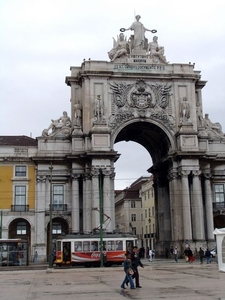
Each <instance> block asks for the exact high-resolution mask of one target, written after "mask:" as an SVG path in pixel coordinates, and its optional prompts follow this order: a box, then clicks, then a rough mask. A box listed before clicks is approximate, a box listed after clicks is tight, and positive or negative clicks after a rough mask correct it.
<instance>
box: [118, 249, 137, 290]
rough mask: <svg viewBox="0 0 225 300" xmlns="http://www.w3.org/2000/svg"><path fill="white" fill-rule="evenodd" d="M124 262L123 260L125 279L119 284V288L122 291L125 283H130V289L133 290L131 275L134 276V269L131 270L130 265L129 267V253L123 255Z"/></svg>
mask: <svg viewBox="0 0 225 300" xmlns="http://www.w3.org/2000/svg"><path fill="white" fill-rule="evenodd" d="M125 257H126V258H125V260H124V264H123V266H124V272H125V278H124V280H123V282H122V284H121V286H120V287H121V288H122V289H125V283H126V284H127V282H129V283H130V288H131V289H135V287H134V282H133V278H132V275H133V274H134V269H133V268H132V265H131V255H130V253H129V252H127V253H126V254H125Z"/></svg>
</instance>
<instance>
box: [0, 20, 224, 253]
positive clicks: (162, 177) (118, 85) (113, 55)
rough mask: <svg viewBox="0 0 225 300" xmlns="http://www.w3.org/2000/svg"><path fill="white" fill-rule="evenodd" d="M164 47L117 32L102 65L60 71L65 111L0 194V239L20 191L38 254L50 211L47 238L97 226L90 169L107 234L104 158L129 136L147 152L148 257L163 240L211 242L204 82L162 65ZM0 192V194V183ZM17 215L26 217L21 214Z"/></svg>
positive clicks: (214, 178)
mask: <svg viewBox="0 0 225 300" xmlns="http://www.w3.org/2000/svg"><path fill="white" fill-rule="evenodd" d="M137 22H139V20H138V21H137ZM138 28H139V29H137V31H138V30H139V31H140V30H141V28H143V27H138ZM148 34H150V33H148ZM141 37H142V38H143V40H140V38H141ZM157 49H158V50H157ZM164 52H165V49H164V47H161V46H159V45H158V38H157V39H156V38H154V39H153V41H152V42H150V43H148V39H147V37H145V32H142V33H140V32H136V31H134V34H133V35H131V36H130V38H125V36H124V34H123V33H120V35H119V36H118V40H117V41H116V43H115V44H114V45H113V48H112V49H111V50H110V51H109V52H108V54H109V59H110V60H109V61H95V60H88V61H85V60H84V61H83V62H82V64H81V66H73V67H71V68H70V69H71V74H70V76H67V77H66V84H67V85H68V86H69V87H70V89H71V99H70V101H71V112H70V114H69V115H68V114H67V112H63V113H62V116H61V117H59V118H57V119H55V120H53V121H51V122H50V124H48V125H47V126H46V128H45V129H43V131H42V135H40V136H39V137H37V141H38V145H37V148H36V146H34V148H35V151H34V153H33V154H32V159H31V157H30V156H29V155H30V154H29V149H30V148H29V149H28V154H26V155H27V157H26V156H25V159H27V164H26V166H27V169H26V170H27V171H26V172H27V173H26V176H25V177H24V178H23V180H24V181H23V180H22V181H21V182H22V185H21V188H19V187H18V188H16V189H14V193H16V198H14V196H13V193H12V189H11V190H10V192H9V194H8V195H10V197H9V198H8V201H5V200H2V201H3V204H1V205H2V206H3V210H5V209H6V210H8V212H7V211H5V212H3V214H4V215H3V234H4V235H6V234H7V232H8V230H9V229H8V228H9V227H10V226H9V225H10V222H12V221H13V217H12V213H13V212H12V211H10V210H11V209H12V208H10V205H20V204H18V202H17V199H20V200H21V201H22V199H24V197H25V191H26V193H27V188H29V191H31V190H32V191H33V192H34V191H35V202H32V201H31V199H30V200H29V201H31V202H30V203H29V205H30V207H32V209H34V210H35V212H36V214H35V216H36V217H32V218H33V221H32V222H31V221H29V222H30V224H31V233H32V230H33V228H34V227H33V226H34V225H35V228H36V229H35V232H34V234H33V235H32V234H31V237H30V238H31V241H32V245H34V247H35V248H36V249H37V250H38V252H39V254H40V255H41V256H43V257H44V256H45V257H47V256H48V254H49V249H50V247H49V245H50V241H49V236H50V235H49V222H50V219H51V212H52V222H53V232H52V233H53V242H54V238H55V237H56V236H57V235H58V234H66V233H68V232H73V233H78V232H85V233H87V232H91V231H93V229H94V228H97V227H98V226H99V193H100V190H99V176H100V174H102V176H103V210H104V214H105V215H107V216H108V220H109V221H110V222H109V224H108V225H107V230H109V231H112V230H114V229H115V228H116V223H115V220H116V218H115V199H114V197H115V195H114V177H115V166H114V164H115V162H116V160H117V159H119V156H120V154H119V153H117V152H116V151H115V150H114V144H115V143H117V142H120V141H134V142H137V143H139V144H140V145H142V146H143V147H145V149H146V150H147V151H148V152H149V154H150V156H151V158H152V165H150V162H149V164H148V163H147V162H146V169H147V170H148V171H149V173H151V174H153V175H154V179H153V181H154V185H153V186H154V196H155V232H156V236H155V238H156V242H155V248H156V249H155V250H156V251H157V253H159V254H160V253H164V249H165V247H169V246H170V244H173V245H177V246H178V248H179V249H180V251H182V247H183V246H184V244H185V243H187V242H188V243H189V244H190V245H191V246H193V247H199V246H204V245H206V244H207V245H209V246H210V245H214V243H215V241H214V234H213V230H214V227H215V226H221V224H224V223H225V222H224V207H225V205H224V204H225V198H224V197H225V196H224V195H225V193H224V187H225V136H224V133H223V131H222V128H221V125H220V124H219V123H217V122H212V121H211V120H210V119H209V115H208V114H206V115H205V116H203V114H202V111H203V100H202V93H201V91H202V89H203V88H204V86H205V84H206V81H203V80H202V79H201V72H200V71H198V70H195V69H194V64H191V63H182V64H181V63H169V62H168V61H167V60H166V58H165V55H164ZM54 114H55V112H53V116H54ZM50 118H51V117H50ZM3 148H4V147H3ZM10 151H11V150H10ZM18 151H21V154H18V156H19V155H21V156H22V155H23V154H22V150H18ZM9 153H10V152H9ZM13 155H15V153H14V154H13ZM8 156H11V154H10V155H8V154H7V153H5V154H3V155H2V166H1V167H2V168H4V169H3V170H4V174H6V175H5V176H6V177H5V178H8V180H9V179H10V178H11V184H14V187H16V186H17V183H18V180H17V177H20V176H15V175H16V172H17V170H16V169H15V167H14V166H12V165H10V164H8V165H7V162H5V159H6V160H7V159H8V158H7V157H8ZM10 159H11V158H10ZM21 162H22V161H21ZM28 162H29V164H28ZM22 167H23V165H22ZM32 168H33V169H32ZM21 170H22V171H19V173H20V172H22V174H24V168H22V169H21ZM32 170H35V171H32ZM17 174H18V173H17ZM11 176H12V177H11ZM27 176H28V177H27ZM31 176H32V178H33V176H35V178H36V185H35V189H34V188H33V187H32V188H31V187H30V185H31V184H32V183H33V181H32V180H31ZM4 180H5V179H4ZM10 186H11V185H10V184H8V188H10ZM12 186H13V185H12ZM19 186H20V185H19ZM2 191H3V192H2V195H3V196H2V199H3V198H4V197H5V196H6V193H8V192H7V191H6V190H5V186H2ZM4 191H5V192H4ZM29 193H30V192H28V194H26V195H31V194H29ZM13 199H16V202H13V201H14V200H13ZM18 201H19V200H18ZM26 201H27V200H26ZM10 203H11V204H10ZM22 203H24V200H23V202H22ZM26 203H27V202H26ZM50 203H52V204H51V206H50ZM138 203H141V202H138ZM22 205H24V204H22ZM50 207H51V208H52V209H50ZM214 209H215V216H214V214H213V212H214ZM6 212H7V214H10V216H8V215H5V213H6ZM24 213H25V215H24V216H23V218H22V219H23V220H26V221H28V216H27V215H29V214H31V212H24ZM22 215H23V214H22V213H21V216H22ZM33 215H34V213H33ZM151 216H152V215H151ZM7 218H8V221H7ZM15 218H17V215H16V216H15ZM29 218H30V219H29V220H31V219H32V218H31V216H30V217H29ZM132 222H134V221H131V223H132ZM151 222H152V221H151ZM132 224H133V223H132ZM145 226H146V225H145ZM151 230H152V228H151ZM143 233H144V230H143ZM141 234H142V233H141ZM32 247H33V246H32Z"/></svg>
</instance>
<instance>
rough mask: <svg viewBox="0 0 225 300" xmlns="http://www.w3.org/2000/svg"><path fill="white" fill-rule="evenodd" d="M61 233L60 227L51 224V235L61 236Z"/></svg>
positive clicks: (59, 225)
mask: <svg viewBox="0 0 225 300" xmlns="http://www.w3.org/2000/svg"><path fill="white" fill-rule="evenodd" d="M61 233H62V225H61V224H57V223H53V224H52V234H61Z"/></svg>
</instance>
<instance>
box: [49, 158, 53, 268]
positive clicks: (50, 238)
mask: <svg viewBox="0 0 225 300" xmlns="http://www.w3.org/2000/svg"><path fill="white" fill-rule="evenodd" d="M49 170H50V205H49V243H50V244H49V268H52V267H53V261H52V251H53V249H52V170H53V167H52V163H51V166H50V167H49Z"/></svg>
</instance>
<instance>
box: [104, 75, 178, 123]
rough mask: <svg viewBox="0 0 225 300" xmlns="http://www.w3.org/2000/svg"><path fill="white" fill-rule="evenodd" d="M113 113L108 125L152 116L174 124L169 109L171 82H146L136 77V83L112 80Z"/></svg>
mask: <svg viewBox="0 0 225 300" xmlns="http://www.w3.org/2000/svg"><path fill="white" fill-rule="evenodd" d="M110 88H111V90H112V91H113V104H112V105H113V108H114V113H113V114H112V115H111V116H110V118H109V125H110V126H112V127H116V126H117V125H119V124H121V123H122V122H124V121H126V120H129V119H132V118H135V117H140V118H152V119H157V120H160V121H162V122H163V123H165V122H166V123H167V124H168V125H174V118H173V116H171V115H170V114H169V113H168V111H169V109H168V108H169V105H170V95H171V88H172V85H171V84H159V83H152V84H149V83H146V81H145V80H144V79H138V80H137V81H136V83H133V84H127V83H125V82H119V83H118V82H114V83H113V84H110Z"/></svg>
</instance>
